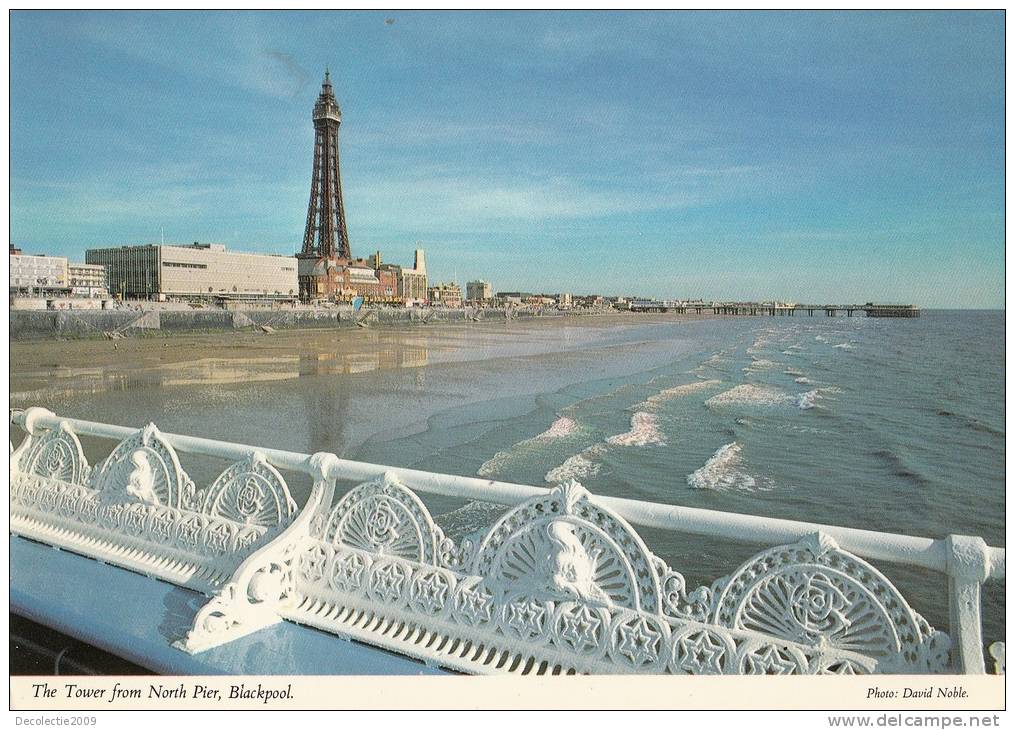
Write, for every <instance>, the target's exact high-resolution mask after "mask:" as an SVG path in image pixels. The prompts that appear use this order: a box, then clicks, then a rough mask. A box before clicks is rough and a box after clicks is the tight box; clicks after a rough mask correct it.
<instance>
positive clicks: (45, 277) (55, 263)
mask: <svg viewBox="0 0 1015 730" xmlns="http://www.w3.org/2000/svg"><path fill="white" fill-rule="evenodd" d="M67 268H68V267H67V258H66V257H65V256H30V255H26V254H20V253H19V254H13V253H12V254H11V270H10V280H11V294H27V295H37V296H45V295H53V294H63V295H66V294H68V293H69V288H70V284H69V277H68V271H67Z"/></svg>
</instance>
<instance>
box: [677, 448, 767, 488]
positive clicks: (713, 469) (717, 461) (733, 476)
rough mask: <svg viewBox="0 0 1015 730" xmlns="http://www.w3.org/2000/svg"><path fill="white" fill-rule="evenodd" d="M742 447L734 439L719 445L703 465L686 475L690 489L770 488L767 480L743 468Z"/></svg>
mask: <svg viewBox="0 0 1015 730" xmlns="http://www.w3.org/2000/svg"><path fill="white" fill-rule="evenodd" d="M742 450H743V447H742V446H741V445H740V444H739V443H737V442H736V441H734V442H733V443H729V444H726V445H725V446H720V447H719V449H717V450H716V452H715V453H714V454H712V456H710V457H709V459H708V461H706V462H705V465H704V466H703V467H701V468H700V469H698V470H697V471H696V472H694V473H693V474H688V475H687V486H689V487H691V488H692V489H717V490H725V489H746V490H754V489H770V488H771V485H770V484H769V483H768V482H767V481H763V482H762V483H760V484H759V482H758V480H757V479H755V478H754V477H753V476H751V475H750V474H748V473H747V471H746V470H745V469H744V459H743V456H742V454H741V452H742Z"/></svg>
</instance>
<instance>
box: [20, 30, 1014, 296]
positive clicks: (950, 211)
mask: <svg viewBox="0 0 1015 730" xmlns="http://www.w3.org/2000/svg"><path fill="white" fill-rule="evenodd" d="M10 41H11V64H10V70H11V71H10V84H11V86H10V91H11V120H10V121H11V132H10V138H11V155H10V164H11V181H10V183H11V195H10V203H11V217H10V224H11V243H13V244H15V245H17V246H20V247H21V248H23V249H24V250H25V252H26V253H36V252H37V253H48V254H51V255H64V256H69V257H70V258H71V259H72V260H79V261H80V260H83V258H84V250H85V249H86V248H90V247H96V246H109V245H123V244H132V243H157V242H158V241H159V240H161V239H162V237H163V236H164V237H165V240H166V241H167V242H179V243H185V242H191V241H201V242H218V243H224V244H226V246H227V247H228V248H230V249H235V250H243V251H264V252H271V253H282V254H291V253H294V252H295V251H297V250H298V249H299V248H300V246H301V244H302V239H303V230H304V226H305V224H306V210H307V202H308V199H309V191H310V175H311V169H312V166H313V160H312V151H313V150H312V148H313V136H314V132H313V122H312V119H311V112H312V108H313V104H314V101H315V99H316V97H317V94H318V93H319V92H320V84H321V79H322V77H323V72H324V69H325V67H326V66H327V67H329V68H330V70H331V76H332V81H333V84H334V87H335V93H336V95H337V97H338V101H339V103H340V105H341V107H342V113H343V121H342V127H341V133H340V149H341V153H340V154H341V171H342V185H343V192H344V200H345V210H346V218H347V223H348V227H349V237H350V243H351V247H352V251H353V254H354V255H357V256H364V257H365V256H367V255H369V254H370V253H372V252H373V251H374V250H376V249H380V250H381V252H382V255H383V258H384V260H385V261H386V262H392V263H401V264H403V265H410V266H411V264H412V251H413V249H415V248H417V247H421V248H424V249H425V250H426V252H427V265H428V269H429V271H430V278H431V280H444V279H448V280H450V279H452V278H457V280H458V281H459V282H462V283H464V282H465V281H468V280H472V279H475V278H483V279H486V280H487V281H490V282H491V283H492V284H493V288H494V291H517V290H522V291H546V292H558V291H570V292H574V293H592V292H596V293H601V294H607V295H616V294H635V293H637V294H640V295H644V296H654V297H661V298H698V297H701V298H705V299H743V300H758V299H771V298H777V299H782V300H788V301H797V302H811V303H826V302H827V303H832V302H834V303H840V302H857V303H863V302H867V301H877V302H905V303H915V304H918V305H921V306H924V307H974V308H1000V307H1003V306H1004V274H1003V269H1004V259H1003V256H1004V64H1003V60H1004V16H1003V14H1002V13H1000V12H964V13H944V12H924V13H908V12H906V13H899V12H845V13H831V12H816V13H793V12H789V13H764V12H746V13H719V12H635V13H578V12H563V13H539V12H517V11H516V12H486V13H465V12H449V13H417V12H407V11H392V12H389V13H381V12H360V13H353V12H324V13H316V12H269V13H260V12H242V13H240V12H232V13H230V12H224V13H197V12H168V13H156V12H144V13H125V12H89V13H76V12H42V11H37V12H18V11H16V12H12V13H11V31H10Z"/></svg>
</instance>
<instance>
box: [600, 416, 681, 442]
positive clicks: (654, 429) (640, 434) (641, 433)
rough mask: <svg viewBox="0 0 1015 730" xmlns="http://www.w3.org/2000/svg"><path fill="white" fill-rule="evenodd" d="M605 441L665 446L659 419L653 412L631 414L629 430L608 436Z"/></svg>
mask: <svg viewBox="0 0 1015 730" xmlns="http://www.w3.org/2000/svg"><path fill="white" fill-rule="evenodd" d="M606 443H608V444H610V445H611V446H653V445H659V446H665V445H666V444H665V442H664V441H663V434H662V432H661V431H660V430H659V419H658V418H657V417H656V415H655V414H654V413H649V412H647V411H638V412H637V413H635V414H634V415H633V416H631V430H630V431H626V432H625V433H618V434H617V435H616V436H610V437H609V438H608V439H606Z"/></svg>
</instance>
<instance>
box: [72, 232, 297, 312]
mask: <svg viewBox="0 0 1015 730" xmlns="http://www.w3.org/2000/svg"><path fill="white" fill-rule="evenodd" d="M85 261H86V262H87V263H89V264H101V265H102V266H104V267H105V268H106V276H107V282H108V286H109V291H110V292H111V293H112V294H114V295H117V296H120V297H123V298H147V299H160V300H165V299H195V298H214V299H225V300H228V299H248V300H249V299H267V300H271V299H275V300H280V299H293V298H295V297H296V294H297V292H298V289H299V284H298V281H297V272H296V259H294V258H293V257H291V256H277V255H272V254H258V253H239V252H235V251H226V247H225V246H224V245H222V244H214V243H212V244H208V243H204V244H202V243H197V242H195V243H193V244H187V245H155V244H143V245H138V246H118V247H115V248H94V249H88V250H87V251H86V252H85Z"/></svg>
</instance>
